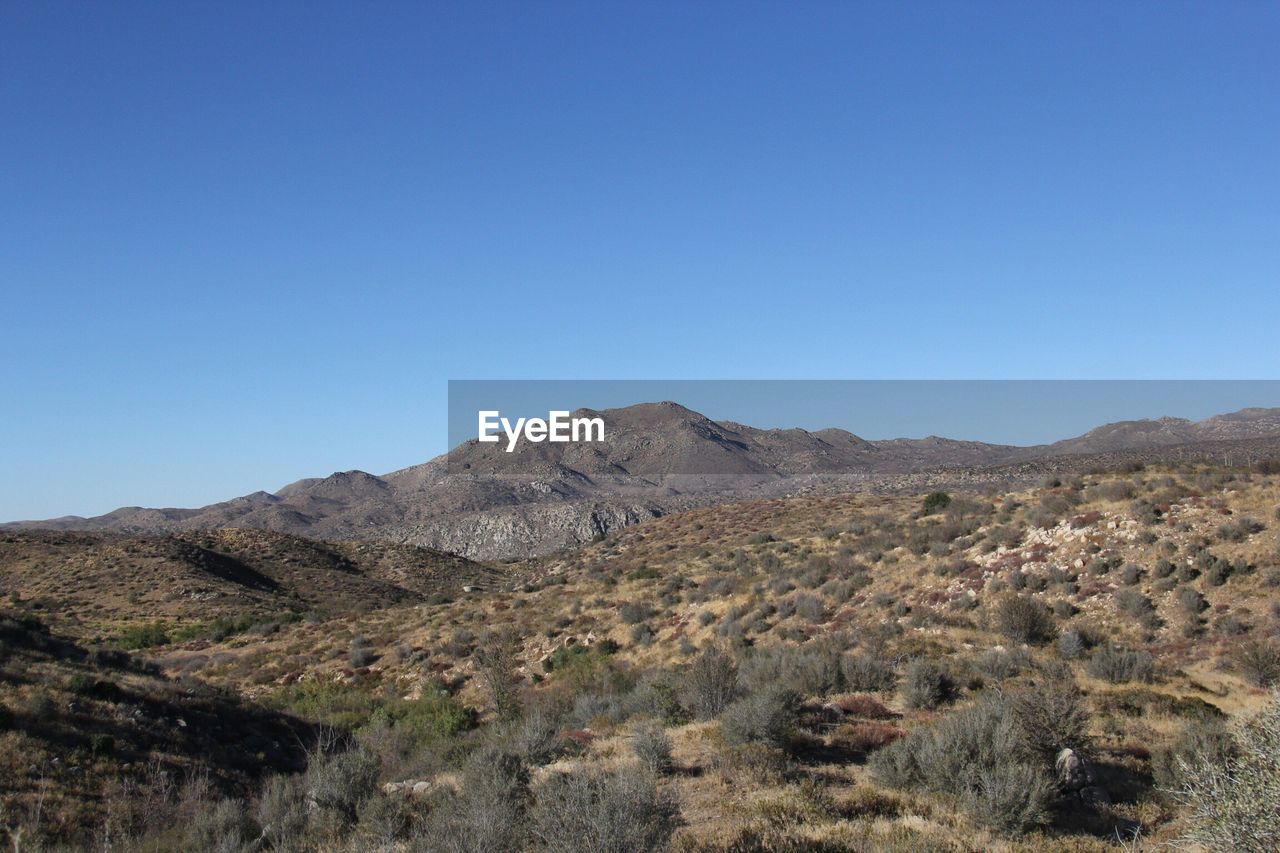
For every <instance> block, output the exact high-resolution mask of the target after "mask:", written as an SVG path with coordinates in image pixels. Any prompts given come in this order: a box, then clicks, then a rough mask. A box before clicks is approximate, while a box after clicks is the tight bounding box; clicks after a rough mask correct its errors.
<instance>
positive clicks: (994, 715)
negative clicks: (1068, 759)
mask: <svg viewBox="0 0 1280 853" xmlns="http://www.w3.org/2000/svg"><path fill="white" fill-rule="evenodd" d="M1025 755H1026V747H1025V740H1024V735H1023V734H1022V733H1021V732H1020V730H1019V727H1018V722H1017V717H1016V715H1015V714H1014V713H1013V710H1012V708H1011V707H1010V705H1009V700H1008V699H1007V698H1004V697H1000V696H994V695H993V696H988V697H985V698H984V699H982V700H980V701H979V702H978V703H976V704H974V705H971V706H969V707H967V708H962V709H960V710H958V711H956V712H955V713H953V714H951V715H950V716H947V717H944V718H943V719H942V720H940V721H938V722H937V723H934V724H933V725H931V726H924V727H920V728H916V729H913V730H911V731H910V732H908V733H907V736H906V737H904V738H903V739H901V740H899V741H897V742H896V743H892V744H890V745H888V746H886V747H885V748H883V749H881V750H878V751H877V752H874V753H872V756H871V759H870V767H871V772H872V774H873V775H874V776H875V777H876V779H878V780H879V781H880V782H882V783H884V784H886V785H889V786H891V787H895V788H905V789H911V790H920V791H929V792H935V793H942V794H949V795H951V796H955V797H958V798H959V800H960V803H961V804H962V806H963V807H964V808H965V810H966V811H968V812H969V813H970V815H971V816H972V817H973V818H974V819H975V820H978V821H981V822H984V823H987V824H988V825H991V826H994V827H996V828H998V829H1001V830H1004V831H1019V830H1025V829H1031V828H1034V827H1036V826H1040V825H1042V824H1044V823H1046V822H1047V820H1048V809H1049V804H1050V802H1051V800H1052V797H1053V794H1054V786H1053V781H1052V778H1051V776H1050V775H1049V772H1048V769H1047V768H1046V767H1044V766H1043V765H1042V764H1037V763H1036V762H1035V761H1034V760H1032V759H1029V758H1026V757H1024V756H1025Z"/></svg>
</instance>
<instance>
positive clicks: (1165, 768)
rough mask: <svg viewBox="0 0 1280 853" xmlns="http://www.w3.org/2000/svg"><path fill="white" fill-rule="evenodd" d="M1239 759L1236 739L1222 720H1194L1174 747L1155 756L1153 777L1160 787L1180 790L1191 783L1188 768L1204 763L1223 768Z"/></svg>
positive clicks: (1167, 747)
mask: <svg viewBox="0 0 1280 853" xmlns="http://www.w3.org/2000/svg"><path fill="white" fill-rule="evenodd" d="M1235 755H1236V742H1235V739H1234V738H1233V737H1232V736H1231V732H1230V731H1228V730H1227V727H1226V725H1224V724H1223V722H1222V721H1221V720H1218V719H1203V720H1194V721H1192V722H1191V723H1189V724H1187V725H1186V726H1185V727H1183V729H1182V731H1180V732H1179V733H1178V736H1177V737H1176V738H1175V739H1174V741H1173V743H1171V744H1169V745H1168V746H1165V747H1163V748H1161V749H1158V750H1156V751H1155V752H1153V753H1152V755H1151V775H1152V777H1153V778H1154V779H1155V783H1156V785H1157V787H1160V788H1163V789H1165V790H1176V789H1178V788H1181V787H1182V785H1183V784H1185V783H1186V782H1187V781H1188V776H1187V770H1188V768H1194V767H1196V766H1198V765H1200V764H1202V763H1204V762H1208V763H1210V764H1214V765H1221V764H1223V763H1224V762H1225V761H1226V760H1227V759H1229V758H1233V757H1235Z"/></svg>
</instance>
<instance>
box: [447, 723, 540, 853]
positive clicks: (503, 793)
mask: <svg viewBox="0 0 1280 853" xmlns="http://www.w3.org/2000/svg"><path fill="white" fill-rule="evenodd" d="M528 805H529V770H528V768H527V767H526V766H525V763H524V761H522V760H521V758H520V757H519V756H518V755H516V754H514V753H512V752H508V751H506V750H504V749H502V748H500V747H495V746H486V747H482V748H480V749H478V750H477V751H476V752H474V753H472V754H471V756H470V758H468V759H467V763H466V765H465V766H464V767H463V771H462V784H461V786H460V788H459V790H458V792H457V793H456V794H455V795H453V796H452V797H450V798H448V799H447V800H445V801H444V802H443V803H440V804H439V805H438V806H437V807H436V809H435V810H433V811H432V812H431V814H430V816H429V818H428V821H427V832H426V835H427V837H428V838H429V839H430V840H431V849H438V850H444V851H449V853H487V851H491V850H520V849H522V848H523V847H524V842H525V839H526V837H527V824H526V820H525V814H526V811H527V809H528Z"/></svg>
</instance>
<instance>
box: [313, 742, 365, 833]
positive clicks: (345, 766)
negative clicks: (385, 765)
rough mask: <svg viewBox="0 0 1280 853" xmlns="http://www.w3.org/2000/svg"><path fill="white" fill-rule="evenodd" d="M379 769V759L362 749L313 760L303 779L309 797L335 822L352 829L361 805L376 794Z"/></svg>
mask: <svg viewBox="0 0 1280 853" xmlns="http://www.w3.org/2000/svg"><path fill="white" fill-rule="evenodd" d="M379 767H380V762H379V760H378V757H377V756H376V755H373V754H372V753H370V752H367V751H365V750H363V749H353V750H348V751H347V752H340V753H338V754H337V755H330V756H324V757H322V758H318V759H316V760H313V761H312V762H311V765H310V766H309V767H308V768H307V772H306V776H305V777H304V779H305V781H304V784H305V785H306V789H307V796H308V797H309V798H310V800H311V802H313V803H315V807H316V808H318V809H322V810H325V811H328V812H330V813H331V815H332V819H333V820H334V821H336V822H338V823H340V824H341V825H345V826H350V825H352V824H354V823H355V822H356V813H357V812H358V811H359V809H360V806H361V804H362V803H364V801H365V800H367V799H368V798H369V797H371V796H373V794H374V791H375V789H376V787H377V782H378V770H379Z"/></svg>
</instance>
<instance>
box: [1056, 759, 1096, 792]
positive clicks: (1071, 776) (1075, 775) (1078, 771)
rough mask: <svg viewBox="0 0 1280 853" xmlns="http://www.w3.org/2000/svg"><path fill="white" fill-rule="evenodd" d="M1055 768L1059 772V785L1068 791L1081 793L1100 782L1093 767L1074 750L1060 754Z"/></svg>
mask: <svg viewBox="0 0 1280 853" xmlns="http://www.w3.org/2000/svg"><path fill="white" fill-rule="evenodd" d="M1053 767H1054V770H1055V771H1056V772H1057V776H1058V784H1059V785H1060V786H1061V787H1062V788H1063V789H1064V790H1067V791H1079V790H1081V789H1082V788H1087V787H1088V786H1090V785H1093V784H1094V783H1095V782H1097V781H1098V780H1097V774H1096V773H1094V770H1093V765H1092V764H1090V763H1089V761H1088V759H1086V758H1085V757H1084V756H1083V755H1081V754H1080V753H1078V752H1076V751H1075V750H1074V749H1070V748H1067V749H1064V750H1062V752H1059V753H1058V758H1057V760H1056V761H1054V763H1053Z"/></svg>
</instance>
